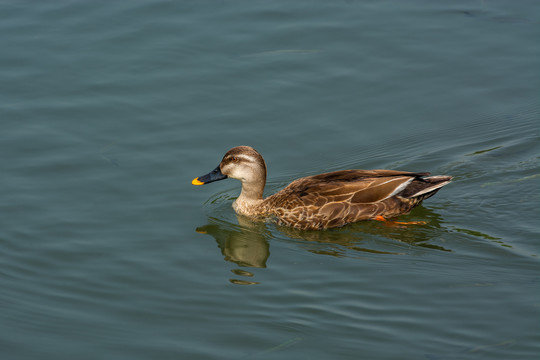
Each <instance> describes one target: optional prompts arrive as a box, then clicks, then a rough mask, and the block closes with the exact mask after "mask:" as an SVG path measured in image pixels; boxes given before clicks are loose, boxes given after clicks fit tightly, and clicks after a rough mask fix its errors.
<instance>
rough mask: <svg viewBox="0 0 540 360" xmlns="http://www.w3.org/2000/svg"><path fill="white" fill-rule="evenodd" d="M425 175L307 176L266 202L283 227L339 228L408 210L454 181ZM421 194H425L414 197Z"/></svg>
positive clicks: (342, 173) (358, 172) (356, 172)
mask: <svg viewBox="0 0 540 360" xmlns="http://www.w3.org/2000/svg"><path fill="white" fill-rule="evenodd" d="M427 175H429V173H412V172H405V171H395V170H342V171H335V172H330V173H324V174H320V175H314V176H308V177H304V178H301V179H297V180H295V181H293V182H292V183H291V184H289V185H288V186H287V187H286V188H284V189H283V190H281V191H279V192H278V193H276V194H274V195H272V196H270V197H268V198H267V199H265V201H264V207H265V208H266V209H267V211H268V212H269V213H270V214H271V215H274V216H276V217H277V218H278V222H279V223H281V224H283V225H287V226H294V227H297V228H301V229H321V228H330V227H338V226H343V225H345V224H347V223H351V222H355V221H360V220H368V219H373V218H375V217H376V216H378V215H381V216H384V217H393V216H397V215H401V214H405V213H407V212H409V211H410V210H411V209H412V208H413V207H414V206H416V205H418V204H419V203H420V202H421V201H422V200H423V199H425V198H426V197H429V196H431V195H433V194H434V193H435V192H436V191H437V190H438V188H440V187H442V186H444V185H446V184H447V183H448V182H449V181H450V177H425V176H427ZM435 178H436V180H437V181H431V180H430V179H435ZM443 182H444V184H443ZM441 184H442V185H441ZM430 189H432V190H430ZM422 191H424V192H423V194H421V195H425V196H419V197H415V194H418V193H422ZM400 195H401V196H400Z"/></svg>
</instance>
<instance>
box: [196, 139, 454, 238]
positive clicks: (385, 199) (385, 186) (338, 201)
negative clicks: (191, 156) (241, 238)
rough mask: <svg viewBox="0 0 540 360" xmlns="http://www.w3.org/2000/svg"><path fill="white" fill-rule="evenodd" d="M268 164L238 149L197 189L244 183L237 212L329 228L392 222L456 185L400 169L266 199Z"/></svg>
mask: <svg viewBox="0 0 540 360" xmlns="http://www.w3.org/2000/svg"><path fill="white" fill-rule="evenodd" d="M266 175H267V170H266V163H265V161H264V159H263V157H262V155H261V154H260V153H259V152H258V151H257V150H255V149H254V148H252V147H251V146H245V145H244V146H236V147H234V148H232V149H230V150H229V151H227V153H225V155H224V156H223V158H222V160H221V162H220V163H219V165H218V166H217V167H216V168H215V169H214V170H212V171H211V172H209V173H208V174H206V175H203V176H199V177H196V178H195V179H193V181H192V182H191V183H192V184H193V185H205V184H210V183H212V182H215V181H219V180H224V179H227V178H231V179H236V180H240V182H241V183H242V191H241V192H240V195H239V196H238V198H237V199H236V200H235V201H234V202H233V204H232V207H233V209H234V211H235V212H236V213H237V214H239V215H243V216H246V217H249V218H252V219H263V220H266V219H273V220H275V222H277V224H278V225H282V226H288V227H293V228H296V229H300V230H324V229H330V228H336V227H342V226H344V225H346V224H350V223H354V222H358V221H363V220H379V221H387V219H390V218H394V217H397V216H400V215H405V214H408V213H409V212H410V211H411V210H412V209H413V208H415V207H416V206H418V205H420V204H421V203H422V201H423V200H425V199H427V198H429V197H431V196H433V195H434V194H435V193H437V192H438V191H439V190H440V189H441V188H442V187H443V186H445V185H447V184H449V183H450V181H451V180H452V176H448V175H435V176H430V173H429V172H408V171H400V170H381V169H378V170H339V171H333V172H327V173H323V174H318V175H313V176H306V177H302V178H299V179H296V180H294V181H293V182H291V183H290V184H289V185H287V186H286V187H285V188H283V189H282V190H280V191H278V192H277V193H275V194H273V195H270V196H268V197H266V198H263V192H264V187H265V185H266Z"/></svg>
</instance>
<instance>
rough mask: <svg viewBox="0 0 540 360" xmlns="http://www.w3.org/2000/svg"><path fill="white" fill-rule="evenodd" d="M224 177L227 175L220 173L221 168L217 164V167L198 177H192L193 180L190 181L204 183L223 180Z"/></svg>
mask: <svg viewBox="0 0 540 360" xmlns="http://www.w3.org/2000/svg"><path fill="white" fill-rule="evenodd" d="M226 178H227V175H223V174H222V173H221V170H220V168H219V166H218V167H217V168H215V169H214V170H212V171H211V172H209V173H208V174H206V175H203V176H199V177H198V178H195V179H193V181H192V182H191V183H192V184H193V185H204V184H209V183H211V182H214V181H219V180H223V179H226Z"/></svg>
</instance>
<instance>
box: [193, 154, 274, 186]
mask: <svg viewBox="0 0 540 360" xmlns="http://www.w3.org/2000/svg"><path fill="white" fill-rule="evenodd" d="M226 178H232V179H238V180H240V181H241V182H242V184H243V185H252V186H255V185H257V186H262V188H264V184H265V182H266V164H265V162H264V159H263V157H262V156H261V154H259V153H258V152H257V151H256V150H255V149H253V148H252V147H250V146H237V147H234V148H232V149H231V150H229V151H227V153H226V154H225V156H223V159H222V160H221V163H219V165H218V167H216V168H215V169H214V170H212V171H211V172H210V173H208V174H206V175H203V176H199V177H197V178H195V179H193V181H192V182H191V183H192V184H193V185H204V184H208V183H211V182H214V181H218V180H223V179H226ZM261 192H262V191H261Z"/></svg>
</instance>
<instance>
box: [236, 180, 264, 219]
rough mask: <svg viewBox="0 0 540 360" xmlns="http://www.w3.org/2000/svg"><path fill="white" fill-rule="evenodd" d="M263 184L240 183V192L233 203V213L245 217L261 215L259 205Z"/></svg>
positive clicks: (261, 199) (261, 200)
mask: <svg viewBox="0 0 540 360" xmlns="http://www.w3.org/2000/svg"><path fill="white" fill-rule="evenodd" d="M263 190H264V182H262V183H261V182H259V183H242V192H241V193H240V196H239V197H238V199H236V201H235V202H234V203H233V208H234V211H236V213H238V214H242V215H246V216H257V215H262V213H261V209H260V205H261V204H262V202H263Z"/></svg>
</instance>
